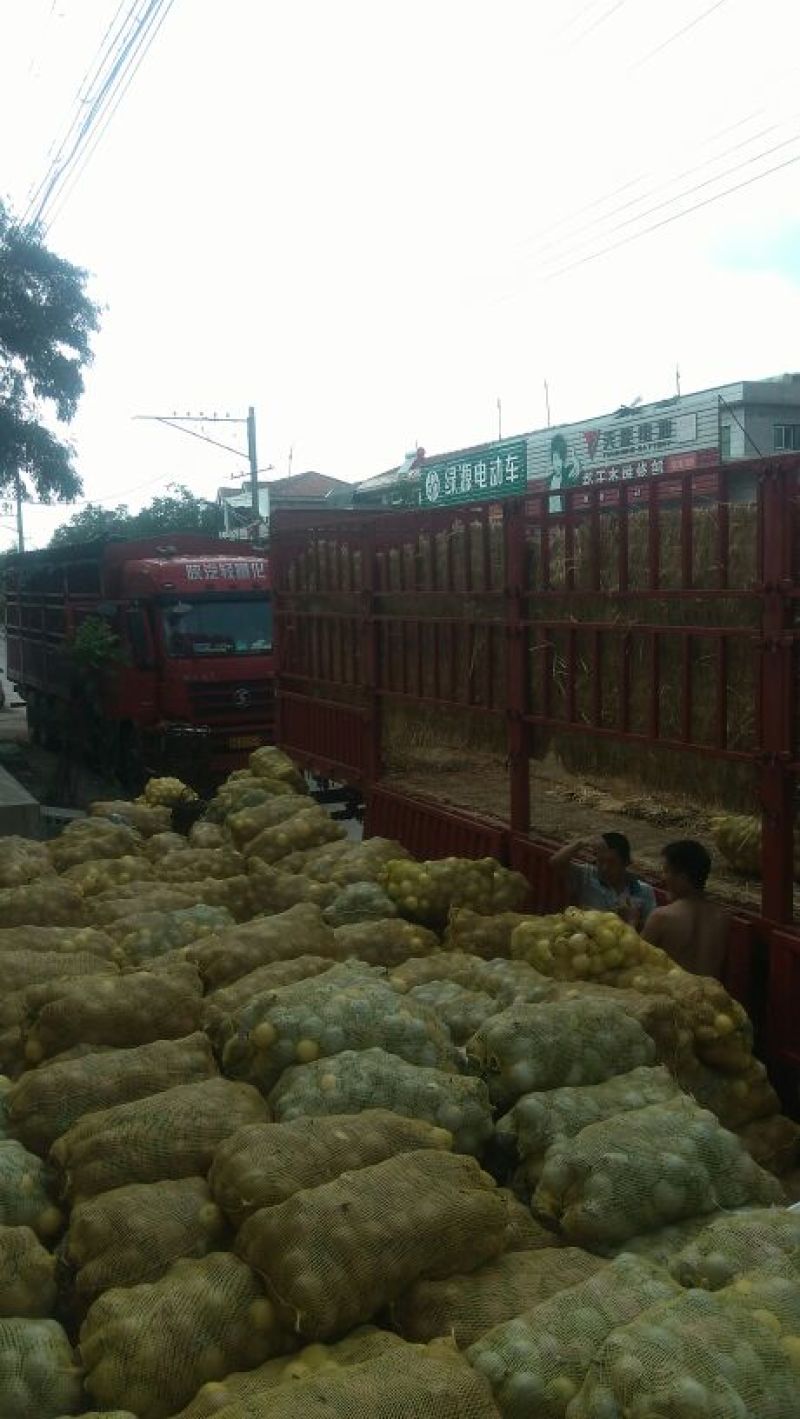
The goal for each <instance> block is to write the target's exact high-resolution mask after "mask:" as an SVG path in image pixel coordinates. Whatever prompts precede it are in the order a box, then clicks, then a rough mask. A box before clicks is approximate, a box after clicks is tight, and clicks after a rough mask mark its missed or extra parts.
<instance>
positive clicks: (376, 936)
mask: <svg viewBox="0 0 800 1419" xmlns="http://www.w3.org/2000/svg"><path fill="white" fill-rule="evenodd" d="M323 917H324V919H325V920H326V921H327V920H328V917H327V915H326V914H325V913H323ZM335 935H336V940H337V941H338V942H339V944H340V946H341V948H342V952H343V954H344V955H346V956H357V957H358V959H359V961H369V963H370V964H371V965H373V966H386V967H387V968H389V969H390V968H391V967H392V966H398V965H400V963H401V962H402V961H407V960H409V958H410V957H412V956H430V955H432V954H433V952H434V951H436V950H437V949H438V946H439V938H438V936H436V934H435V933H434V932H433V931H426V929H425V927H424V926H416V925H415V924H414V923H413V922H410V921H400V920H398V919H397V918H392V919H389V920H387V919H385V918H384V919H383V920H381V921H361V922H355V923H353V924H352V925H349V926H338V927H336V931H335Z"/></svg>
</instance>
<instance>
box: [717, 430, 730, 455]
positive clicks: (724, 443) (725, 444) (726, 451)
mask: <svg viewBox="0 0 800 1419" xmlns="http://www.w3.org/2000/svg"><path fill="white" fill-rule="evenodd" d="M719 456H720V458H723V459H725V458H730V456H731V426H730V424H723V425H722V427H721V429H720V431H719Z"/></svg>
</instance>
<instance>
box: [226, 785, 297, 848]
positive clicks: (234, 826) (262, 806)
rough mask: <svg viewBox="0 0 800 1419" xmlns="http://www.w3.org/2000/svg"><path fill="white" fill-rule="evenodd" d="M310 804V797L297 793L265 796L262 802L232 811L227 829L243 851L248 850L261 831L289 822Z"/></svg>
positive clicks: (227, 822)
mask: <svg viewBox="0 0 800 1419" xmlns="http://www.w3.org/2000/svg"><path fill="white" fill-rule="evenodd" d="M308 806H309V805H308V799H307V798H302V797H300V796H299V795H298V794H296V793H283V794H278V795H277V796H275V797H266V796H265V797H264V798H263V800H262V801H261V802H260V803H255V804H253V805H252V806H251V807H244V808H241V809H239V810H238V811H237V812H233V813H231V814H230V815H229V816H228V818H227V819H226V821H225V831H226V832H227V833H228V834H229V835H230V837H231V838H233V841H234V842H235V844H236V846H237V847H238V848H239V849H240V850H241V851H243V852H247V851H248V845H249V844H250V843H252V842H255V840H256V838H257V837H258V835H259V834H260V833H263V832H265V831H266V829H268V828H278V827H280V826H281V824H282V823H288V821H289V819H290V818H294V817H295V815H296V814H297V813H303V812H305V810H306V809H307V808H308Z"/></svg>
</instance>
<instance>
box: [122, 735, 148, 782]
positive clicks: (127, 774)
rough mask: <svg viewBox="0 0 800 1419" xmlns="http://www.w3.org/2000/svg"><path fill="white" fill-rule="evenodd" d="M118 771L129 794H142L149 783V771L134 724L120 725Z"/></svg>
mask: <svg viewBox="0 0 800 1419" xmlns="http://www.w3.org/2000/svg"><path fill="white" fill-rule="evenodd" d="M116 770H117V778H118V779H119V781H120V783H121V784H122V787H123V788H124V789H125V790H126V792H127V793H131V794H137V793H141V791H142V789H143V788H144V786H145V784H146V782H147V770H146V768H145V762H144V754H143V752H142V741H141V736H140V734H139V731H138V730H137V729H136V727H135V725H133V724H121V725H120V728H119V741H118V747H117V764H116Z"/></svg>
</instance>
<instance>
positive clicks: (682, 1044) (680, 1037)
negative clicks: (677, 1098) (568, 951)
mask: <svg viewBox="0 0 800 1419" xmlns="http://www.w3.org/2000/svg"><path fill="white" fill-rule="evenodd" d="M551 998H552V999H553V1000H567V1001H569V1000H609V1001H611V1002H612V1004H614V1005H618V1006H619V1007H620V1008H621V1009H622V1010H624V1011H625V1013H626V1014H628V1015H631V1016H632V1017H633V1019H634V1020H638V1021H639V1024H640V1025H641V1027H642V1029H643V1030H645V1031H646V1033H647V1034H648V1035H649V1036H650V1038H651V1040H652V1041H653V1044H654V1045H655V1047H656V1058H657V1059H658V1061H659V1063H661V1064H666V1065H667V1066H668V1067H669V1068H670V1069H671V1070H672V1071H673V1073H676V1074H678V1075H679V1076H680V1074H681V1071H682V1070H686V1069H689V1068H691V1067H692V1066H693V1065H694V1064H695V1063H696V1061H695V1055H694V1050H693V1041H692V1031H691V1028H690V1025H689V1021H688V1020H687V1018H686V1015H685V1012H684V1011H683V1009H682V1007H681V1005H680V1004H679V1002H678V1001H676V1000H672V999H671V998H670V997H669V996H668V995H640V994H639V992H638V991H636V990H629V989H628V990H623V989H621V988H620V987H617V986H610V985H599V984H598V983H597V981H571V982H565V983H563V984H562V983H560V982H559V983H557V984H554V986H553V995H552V997H551Z"/></svg>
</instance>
